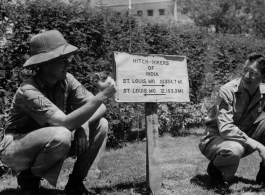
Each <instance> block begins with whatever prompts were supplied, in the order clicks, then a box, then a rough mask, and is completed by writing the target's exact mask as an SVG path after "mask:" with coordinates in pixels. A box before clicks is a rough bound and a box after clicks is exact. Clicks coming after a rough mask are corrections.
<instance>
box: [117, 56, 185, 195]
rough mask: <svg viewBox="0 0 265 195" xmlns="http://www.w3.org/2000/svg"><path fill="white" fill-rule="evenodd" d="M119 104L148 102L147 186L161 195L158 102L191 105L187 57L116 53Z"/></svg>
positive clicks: (146, 108)
mask: <svg viewBox="0 0 265 195" xmlns="http://www.w3.org/2000/svg"><path fill="white" fill-rule="evenodd" d="M114 61H115V63H114V66H113V74H114V78H115V80H116V84H117V92H116V96H115V100H116V102H146V103H145V120H146V123H145V124H146V137H147V143H146V184H147V187H148V189H149V190H150V191H151V193H152V194H153V195H158V193H159V190H160V188H161V184H162V172H161V159H160V153H159V132H158V116H157V109H158V105H157V102H189V101H190V100H189V81H188V70H187V60H186V57H185V56H168V55H155V54H150V55H147V54H128V53H124V52H123V53H120V52H114Z"/></svg>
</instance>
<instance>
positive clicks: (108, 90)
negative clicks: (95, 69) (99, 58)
mask: <svg viewBox="0 0 265 195" xmlns="http://www.w3.org/2000/svg"><path fill="white" fill-rule="evenodd" d="M95 75H96V79H97V87H98V90H99V92H101V93H102V94H103V95H104V96H105V97H106V99H108V98H110V97H112V96H113V95H114V94H115V93H116V89H117V87H116V83H115V81H114V80H113V79H112V78H111V77H109V76H108V77H107V78H106V80H105V79H104V78H102V77H101V75H100V74H98V73H96V74H95Z"/></svg>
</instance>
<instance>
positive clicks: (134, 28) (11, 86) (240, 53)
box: [0, 1, 264, 147]
mask: <svg viewBox="0 0 265 195" xmlns="http://www.w3.org/2000/svg"><path fill="white" fill-rule="evenodd" d="M10 10H12V12H11V13H10V12H8V14H10V15H12V18H13V19H14V21H15V24H14V29H13V31H14V34H13V37H12V38H11V39H10V40H9V43H8V44H7V45H5V47H3V48H1V51H0V52H1V54H3V55H2V61H0V73H1V74H0V107H1V113H0V114H1V124H0V125H1V127H3V124H4V121H5V118H6V117H7V116H8V109H9V107H10V104H11V101H12V97H13V95H14V93H15V91H16V89H17V87H18V86H19V84H20V83H21V82H22V80H24V79H25V78H27V77H28V76H30V75H31V74H32V72H31V70H25V69H22V64H23V63H24V62H25V60H26V59H27V58H28V57H29V55H30V51H29V41H30V38H31V37H32V36H33V35H34V34H37V33H39V31H40V30H42V29H46V30H51V29H57V30H59V31H60V32H62V34H63V36H64V37H65V39H66V40H67V41H68V42H69V43H70V44H72V45H75V46H77V47H78V48H79V52H78V54H76V56H75V60H74V62H73V66H71V67H70V69H69V72H71V73H73V74H74V75H75V76H76V78H77V79H78V80H79V81H80V82H81V83H83V84H84V86H85V87H86V88H87V89H88V90H90V91H92V92H93V93H97V89H96V88H95V86H94V85H93V75H94V73H95V72H102V71H105V72H106V73H107V74H109V75H112V55H113V52H114V51H122V52H132V53H147V54H166V55H186V56H187V58H188V72H189V82H190V98H191V103H161V104H159V111H158V113H159V122H160V123H159V130H160V133H161V134H163V133H165V132H174V133H176V134H178V132H180V131H186V129H188V128H190V127H194V126H202V125H203V120H204V116H205V115H206V114H207V110H206V109H205V103H204V102H205V97H208V98H209V97H210V98H211V94H212V92H213V91H215V88H216V86H218V85H219V84H221V83H224V82H226V81H227V80H229V78H230V76H231V74H232V73H233V72H234V70H235V69H236V67H237V66H238V65H239V64H241V63H242V62H243V61H244V59H245V55H246V53H248V52H250V51H255V50H260V51H262V49H263V46H262V43H261V42H258V41H256V42H254V41H253V40H252V41H253V42H251V40H249V39H247V38H244V37H237V36H234V37H231V36H229V35H218V36H216V35H214V36H213V35H212V34H211V33H208V32H207V31H206V30H205V29H202V28H197V27H194V26H189V25H184V26H181V25H178V24H170V23H152V22H150V21H148V20H146V19H142V20H138V19H136V18H134V17H131V16H128V15H126V13H124V14H121V15H117V14H116V13H115V12H113V11H111V10H108V9H106V8H105V7H101V8H100V9H99V10H94V9H91V8H90V7H86V6H85V7H80V6H79V5H78V4H74V5H71V6H70V5H67V4H64V3H60V2H56V1H55V2H54V1H51V2H48V1H30V2H27V3H26V4H20V5H13V7H12V9H10ZM10 17H11V16H10ZM263 45H264V43H263ZM209 81H210V82H209ZM211 83H212V84H211ZM106 105H107V108H108V112H107V114H106V118H107V119H108V120H109V124H110V132H109V139H108V146H111V147H117V146H121V145H122V144H123V140H124V139H125V138H126V133H127V132H128V131H129V130H130V128H131V126H132V124H133V123H134V118H135V117H137V116H140V115H144V104H136V103H119V104H117V103H115V102H114V101H113V99H110V100H108V101H107V102H106Z"/></svg>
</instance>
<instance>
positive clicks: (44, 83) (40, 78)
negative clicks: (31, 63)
mask: <svg viewBox="0 0 265 195" xmlns="http://www.w3.org/2000/svg"><path fill="white" fill-rule="evenodd" d="M36 76H37V83H38V85H39V86H40V87H41V88H44V87H45V86H48V87H49V85H48V83H47V81H46V80H45V79H44V78H43V76H42V75H41V74H40V73H37V75H36ZM64 83H65V82H62V81H57V83H56V84H55V85H58V84H59V85H60V86H61V87H62V88H64V89H65V85H64Z"/></svg>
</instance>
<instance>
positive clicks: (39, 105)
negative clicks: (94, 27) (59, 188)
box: [0, 30, 116, 195]
mask: <svg viewBox="0 0 265 195" xmlns="http://www.w3.org/2000/svg"><path fill="white" fill-rule="evenodd" d="M30 50H31V57H30V58H29V59H28V60H27V61H26V63H25V64H24V65H23V66H24V67H25V68H28V67H31V66H37V67H38V71H37V73H36V74H35V75H33V76H31V77H30V78H28V79H27V80H26V81H24V82H23V83H22V84H21V86H20V87H19V88H18V90H17V92H16V94H15V96H14V99H13V102H12V105H11V109H10V115H9V118H8V120H7V124H6V129H5V136H4V139H3V141H2V142H1V145H0V146H1V150H0V151H2V152H1V157H2V161H3V163H4V164H6V165H7V166H8V167H10V168H11V169H12V170H15V171H17V172H19V174H18V175H17V182H18V185H19V187H20V190H21V191H22V192H23V193H24V194H38V190H39V185H40V180H41V178H44V179H46V180H47V181H48V182H49V183H50V184H51V185H53V186H56V183H57V179H58V176H59V173H60V171H61V168H62V165H63V162H64V160H65V159H66V158H67V157H69V156H77V160H76V162H75V164H74V167H73V171H72V173H71V174H70V175H69V180H68V183H67V184H66V187H65V189H64V193H65V194H73V195H85V194H89V192H88V190H87V189H86V188H85V187H84V184H83V180H84V179H85V177H86V176H87V173H88V171H89V169H90V167H91V165H92V164H93V161H94V160H95V158H96V156H97V154H98V151H99V149H100V148H101V146H102V144H103V142H104V140H105V138H106V136H107V130H108V122H107V120H106V119H104V118H102V116H103V115H104V113H105V111H106V107H105V106H104V104H103V102H104V101H105V100H107V99H108V98H110V97H112V96H113V95H114V93H115V92H116V85H115V82H114V80H113V79H111V78H110V77H108V78H107V79H106V81H105V82H103V81H100V80H98V82H97V85H98V88H99V92H98V94H97V95H95V96H94V95H92V94H91V93H90V92H89V91H87V90H86V88H85V87H84V86H83V85H82V84H81V83H80V82H78V81H77V80H76V79H75V78H74V76H73V75H71V74H69V73H67V68H68V67H69V65H70V63H71V59H72V55H73V53H74V52H75V51H77V48H76V47H75V46H73V45H70V44H68V43H67V42H66V41H65V39H64V37H63V36H62V34H61V33H60V32H59V31H57V30H50V31H46V32H43V33H40V34H37V35H35V36H33V37H32V38H31V40H30ZM67 105H70V106H72V107H74V108H76V109H75V110H74V111H73V112H71V113H70V114H65V109H66V106H67Z"/></svg>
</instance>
